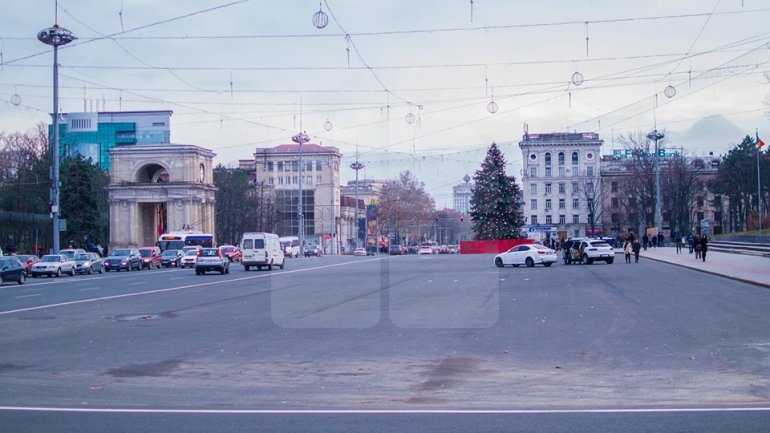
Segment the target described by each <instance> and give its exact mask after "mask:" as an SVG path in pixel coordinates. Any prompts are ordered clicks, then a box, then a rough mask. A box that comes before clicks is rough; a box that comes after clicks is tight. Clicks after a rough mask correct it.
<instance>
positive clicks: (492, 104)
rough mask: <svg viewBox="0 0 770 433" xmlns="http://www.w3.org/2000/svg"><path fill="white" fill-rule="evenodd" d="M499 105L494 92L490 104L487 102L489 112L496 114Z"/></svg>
mask: <svg viewBox="0 0 770 433" xmlns="http://www.w3.org/2000/svg"><path fill="white" fill-rule="evenodd" d="M498 108H499V107H498V106H497V102H495V94H494V93H492V100H491V101H489V104H487V111H488V112H489V114H495V113H497V109H498Z"/></svg>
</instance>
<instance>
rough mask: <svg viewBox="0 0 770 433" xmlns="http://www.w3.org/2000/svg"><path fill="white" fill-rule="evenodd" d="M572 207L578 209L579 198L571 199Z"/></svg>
mask: <svg viewBox="0 0 770 433" xmlns="http://www.w3.org/2000/svg"><path fill="white" fill-rule="evenodd" d="M572 209H580V200H579V199H576V198H573V199H572Z"/></svg>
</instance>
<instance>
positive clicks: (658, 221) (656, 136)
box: [647, 129, 665, 233]
mask: <svg viewBox="0 0 770 433" xmlns="http://www.w3.org/2000/svg"><path fill="white" fill-rule="evenodd" d="M663 137H665V135H663V134H662V133H660V132H658V130H657V129H654V130H653V131H652V132H650V133H649V134H647V138H648V139H650V140H654V141H655V231H656V232H657V233H660V231H661V229H662V228H663V227H662V226H663V215H662V213H661V210H660V150H659V149H658V141H659V140H662V139H663Z"/></svg>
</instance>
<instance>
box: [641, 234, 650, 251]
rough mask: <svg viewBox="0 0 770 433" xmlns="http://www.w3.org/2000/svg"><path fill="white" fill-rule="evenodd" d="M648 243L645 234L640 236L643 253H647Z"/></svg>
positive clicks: (648, 238)
mask: <svg viewBox="0 0 770 433" xmlns="http://www.w3.org/2000/svg"><path fill="white" fill-rule="evenodd" d="M649 243H650V237H649V236H647V233H645V234H644V236H642V248H644V250H645V251H647V245H648V244H649Z"/></svg>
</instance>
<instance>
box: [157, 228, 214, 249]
mask: <svg viewBox="0 0 770 433" xmlns="http://www.w3.org/2000/svg"><path fill="white" fill-rule="evenodd" d="M155 245H157V246H158V247H160V251H161V252H163V251H166V250H181V249H182V248H183V247H186V246H190V245H200V246H201V247H203V248H213V247H214V235H212V234H210V233H188V232H171V233H163V234H162V235H160V238H159V239H158V242H156V243H155Z"/></svg>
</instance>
